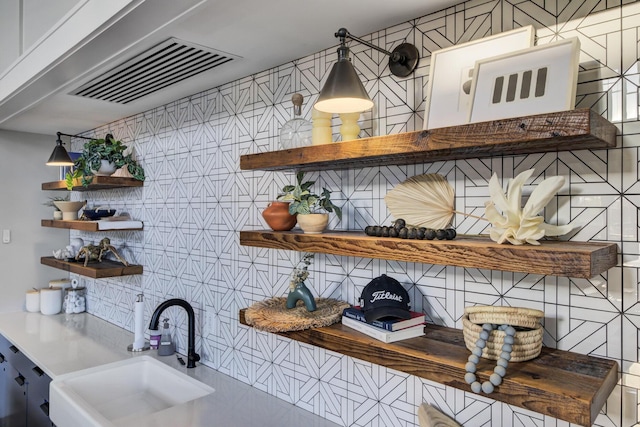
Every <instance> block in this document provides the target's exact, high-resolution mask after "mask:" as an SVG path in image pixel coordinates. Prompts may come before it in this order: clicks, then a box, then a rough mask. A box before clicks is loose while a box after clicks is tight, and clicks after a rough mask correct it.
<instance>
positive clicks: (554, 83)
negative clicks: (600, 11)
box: [469, 37, 580, 123]
mask: <svg viewBox="0 0 640 427" xmlns="http://www.w3.org/2000/svg"><path fill="white" fill-rule="evenodd" d="M579 63H580V40H579V39H578V38H577V37H572V38H568V39H565V40H560V41H556V42H553V43H549V44H545V45H540V46H535V47H532V48H529V49H524V50H521V51H517V52H512V53H508V54H505V55H501V56H498V57H493V58H487V59H482V60H479V61H477V62H476V67H475V70H474V76H475V79H474V82H473V88H472V95H473V103H472V107H471V110H470V111H469V123H475V122H484V121H489V120H498V119H506V118H510V117H520V116H528V115H534V114H544V113H552V112H556V111H566V110H572V109H574V108H575V98H576V90H577V86H578V66H579Z"/></svg>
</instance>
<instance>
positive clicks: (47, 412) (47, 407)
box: [40, 400, 49, 417]
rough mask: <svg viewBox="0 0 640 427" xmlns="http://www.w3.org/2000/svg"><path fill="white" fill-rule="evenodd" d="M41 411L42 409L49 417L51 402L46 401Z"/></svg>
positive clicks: (41, 406)
mask: <svg viewBox="0 0 640 427" xmlns="http://www.w3.org/2000/svg"><path fill="white" fill-rule="evenodd" d="M40 409H42V412H44V414H45V415H46V416H47V417H48V416H49V402H47V401H46V400H45V401H44V403H43V404H42V405H40Z"/></svg>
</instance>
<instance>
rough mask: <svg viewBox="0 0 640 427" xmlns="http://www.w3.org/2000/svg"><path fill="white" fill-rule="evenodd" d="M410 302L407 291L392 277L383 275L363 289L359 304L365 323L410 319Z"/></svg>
mask: <svg viewBox="0 0 640 427" xmlns="http://www.w3.org/2000/svg"><path fill="white" fill-rule="evenodd" d="M410 303H411V301H410V300H409V293H408V292H407V290H406V289H405V288H404V287H403V286H402V285H401V284H400V282H398V281H397V280H396V279H394V278H393V277H389V276H387V275H386V274H383V275H382V276H380V277H376V278H375V279H373V280H372V281H370V282H369V284H367V286H365V287H364V289H363V291H362V295H361V296H360V304H361V305H362V311H363V312H364V317H365V319H366V320H367V322H372V321H374V320H378V319H381V318H383V317H398V318H401V319H410V318H411V304H410Z"/></svg>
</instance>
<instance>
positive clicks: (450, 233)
mask: <svg viewBox="0 0 640 427" xmlns="http://www.w3.org/2000/svg"><path fill="white" fill-rule="evenodd" d="M364 234H366V235H367V236H375V237H398V238H400V239H418V240H433V239H438V240H453V239H455V238H456V235H457V233H456V230H455V228H445V229H443V228H439V229H437V230H434V229H433V228H426V227H414V226H412V225H408V224H407V223H406V221H405V220H404V219H403V218H398V219H396V220H395V221H393V225H392V226H390V227H389V226H387V225H383V226H380V225H367V226H366V227H365V228H364Z"/></svg>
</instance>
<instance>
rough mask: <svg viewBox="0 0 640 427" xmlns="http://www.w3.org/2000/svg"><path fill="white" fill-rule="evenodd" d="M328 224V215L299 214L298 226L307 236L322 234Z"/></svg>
mask: <svg viewBox="0 0 640 427" xmlns="http://www.w3.org/2000/svg"><path fill="white" fill-rule="evenodd" d="M328 223H329V214H328V213H317V214H313V213H312V214H298V225H299V226H300V228H301V229H302V231H304V233H305V234H320V233H322V232H323V231H324V229H325V228H327V224H328Z"/></svg>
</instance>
